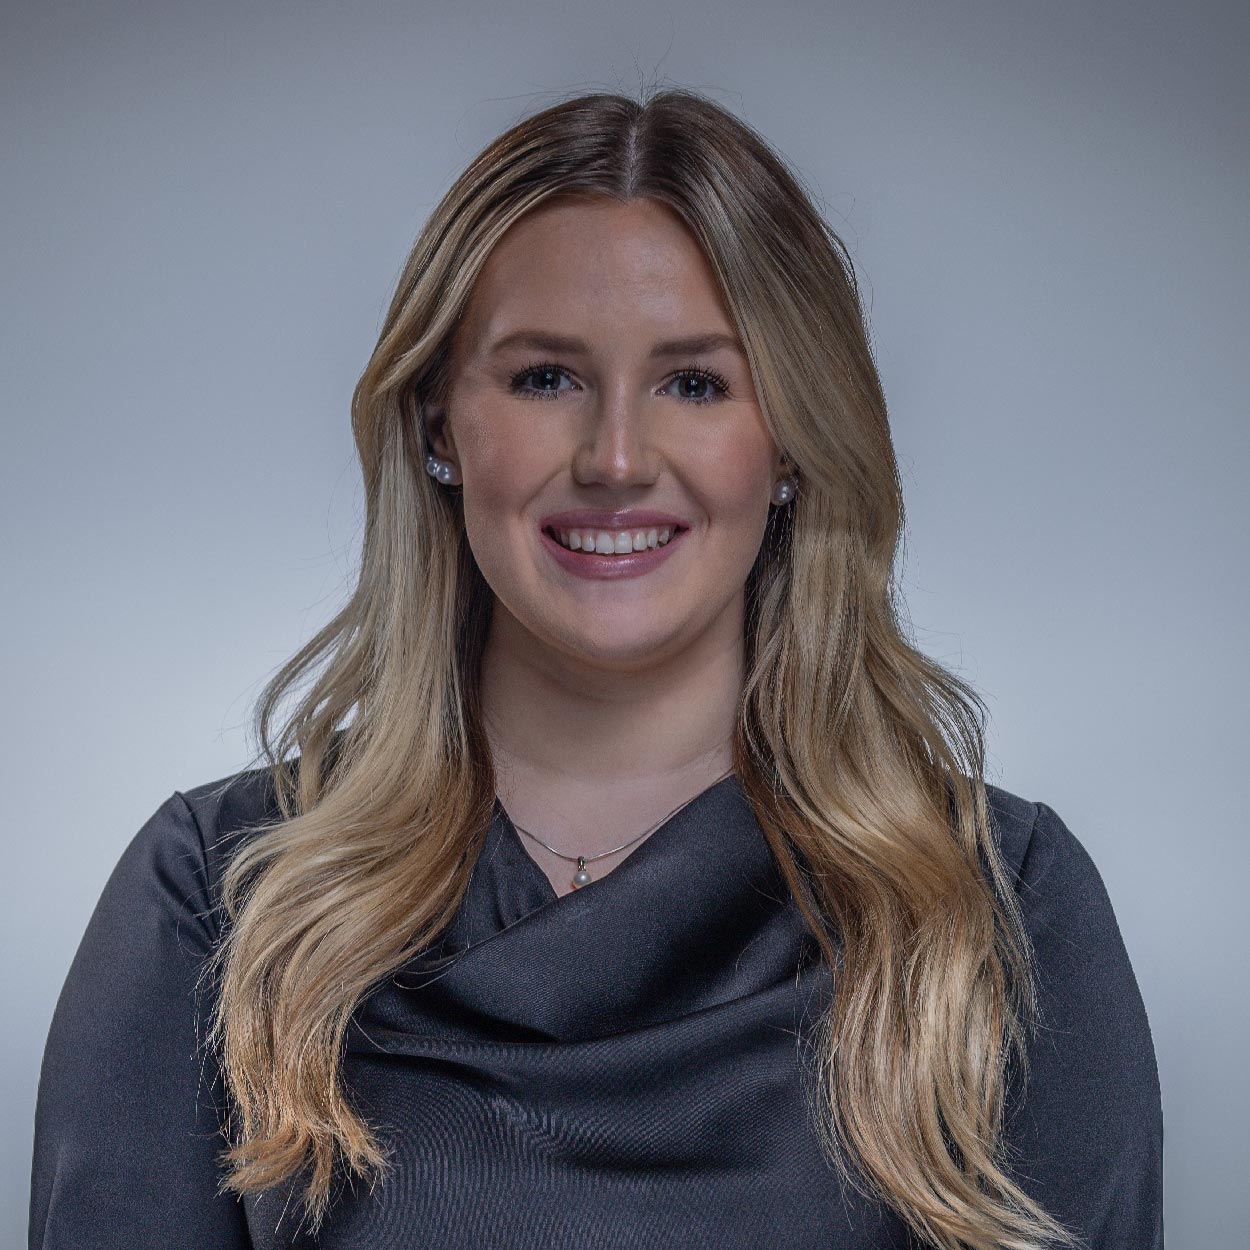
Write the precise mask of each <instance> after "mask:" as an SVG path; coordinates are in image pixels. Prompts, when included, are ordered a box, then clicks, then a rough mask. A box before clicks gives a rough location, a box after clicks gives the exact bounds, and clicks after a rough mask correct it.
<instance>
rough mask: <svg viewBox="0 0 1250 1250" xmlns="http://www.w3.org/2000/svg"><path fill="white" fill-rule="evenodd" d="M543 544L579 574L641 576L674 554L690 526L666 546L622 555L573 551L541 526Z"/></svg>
mask: <svg viewBox="0 0 1250 1250" xmlns="http://www.w3.org/2000/svg"><path fill="white" fill-rule="evenodd" d="M539 533H540V534H541V535H542V540H543V545H544V546H545V547H546V548H547V550H548V551H549V552H551V557H552V559H553V560H555V562H556V563H557V564H558V565H559V566H560V567H561V568H563V569H568V571H569V572H570V573H572V574H574V576H576V577H599V578H603V577H638V576H640V575H641V574H643V573H650V572H651V570H652V569H658V568H659V567H660V565H661V564H663V563H664V561H665V560H667V559H668V557H669V556H670V555H671V554H672V551H673V548H674V547H676V546H677V544H678V543H679V542H681V540H682V539H683V538H685V536H686V535H687V534H688V533H690V531H689V530H678V531H677V532H676V533H675V534H674V535H673V536H672V538H670V539H669V540H668V542H666V543H665V544H664V546H663V547H648V548H647V549H646V550H645V551H634V552H631V553H630V554H629V555H620V556H588V555H583V554H582V553H581V552H580V551H570V550H569V549H568V548H567V547H562V546H561V545H560V544H559V543H558V542H556V540H555V539H554V538H552V537H551V535H550V534H548V533H547V531H546V530H539Z"/></svg>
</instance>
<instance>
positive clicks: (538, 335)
mask: <svg viewBox="0 0 1250 1250" xmlns="http://www.w3.org/2000/svg"><path fill="white" fill-rule="evenodd" d="M510 347H528V348H530V349H531V350H534V351H540V352H559V353H563V354H566V355H570V356H572V355H578V354H580V355H583V356H585V355H588V354H589V352H590V347H589V346H588V345H587V343H586V342H585V341H584V340H583V339H579V338H570V337H569V336H567V335H563V334H551V333H549V332H547V331H544V330H514V331H513V332H512V333H511V334H505V335H504V336H503V337H502V338H498V339H496V340H495V341H494V342H493V343H492V344H491V345H490V346H489V347H488V348H487V349H486V355H488V356H493V355H496V354H498V353H499V352H502V351H505V350H506V349H507V348H510ZM722 347H726V348H728V349H729V350H730V351H735V352H737V353H738V354H739V355H740V356H744V357H745V355H746V353H745V352H744V351H743V350H742V344H741V343H740V342H739V341H738V339H737V338H736V337H735V336H734V335H732V334H721V333H713V334H692V335H688V336H687V337H685V338H680V339H665V340H664V341H663V342H661V343H656V344H655V345H654V346H653V347H652V348H651V353H650V355H651V359H652V360H659V359H663V358H664V357H668V356H691V355H697V354H698V353H699V352H713V351H716V350H717V349H718V348H722Z"/></svg>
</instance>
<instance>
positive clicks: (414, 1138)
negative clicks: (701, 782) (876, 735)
mask: <svg viewBox="0 0 1250 1250" xmlns="http://www.w3.org/2000/svg"><path fill="white" fill-rule="evenodd" d="M816 949H817V948H816V947H815V943H814V942H813V941H811V940H810V938H808V936H807V932H806V928H805V926H804V925H803V923H802V920H801V917H800V916H799V914H798V911H797V908H796V907H795V906H794V905H793V901H792V899H791V897H790V894H789V890H788V888H787V887H786V885H785V881H784V878H783V877H782V875H781V872H780V869H779V867H778V865H777V863H776V860H775V858H774V856H773V854H772V849H771V847H770V846H769V845H768V842H767V839H766V838H765V836H764V832H763V830H762V829H761V827H760V825H759V822H758V821H757V819H756V817H755V814H754V810H753V809H752V807H751V805H750V802H749V801H748V799H747V797H746V793H745V791H744V789H743V787H742V784H741V782H740V780H739V778H738V777H737V776H736V775H735V774H730V775H729V776H728V777H724V778H721V779H720V780H719V781H717V782H714V783H713V784H712V785H710V786H708V787H707V788H706V789H705V790H703V791H702V792H701V793H699V794H698V795H696V796H695V797H694V798H693V799H692V800H691V801H690V802H688V803H687V804H686V805H685V806H684V807H681V808H679V809H678V810H677V811H676V812H675V813H673V814H672V815H671V816H670V817H669V818H668V819H667V820H665V821H664V822H663V823H662V824H661V825H660V826H659V827H658V828H657V829H655V830H654V831H653V832H652V833H651V834H650V835H649V836H648V837H647V838H646V839H645V840H644V841H643V842H641V843H640V844H639V845H638V846H637V847H635V848H634V850H633V851H632V852H631V853H630V854H629V855H628V856H626V857H625V859H624V860H622V861H621V862H620V863H619V864H617V866H616V867H615V868H613V869H612V870H611V871H610V872H607V873H605V874H604V875H603V876H601V877H598V878H596V879H595V880H593V881H591V882H590V883H589V884H587V885H585V886H583V887H582V888H581V889H578V890H574V891H573V892H571V893H568V894H557V892H556V891H555V889H554V888H553V887H552V885H551V882H550V881H549V880H548V878H547V875H546V873H544V872H543V870H542V869H541V868H540V867H539V865H538V863H537V862H536V861H535V860H534V859H533V858H532V857H531V856H530V854H529V852H528V851H527V850H526V849H525V846H524V844H523V843H522V842H521V839H520V836H519V834H518V833H517V830H516V828H515V826H514V825H513V824H512V822H511V820H510V819H509V818H508V816H507V813H506V812H505V810H504V808H503V806H502V804H501V803H500V802H499V800H498V799H496V801H495V804H494V807H493V810H492V814H491V818H490V823H489V826H488V828H487V830H486V832H485V836H484V838H483V841H482V844H481V848H480V850H479V853H478V858H477V860H476V861H475V863H474V867H473V871H472V873H471V876H470V881H469V884H468V886H467V888H466V891H465V895H464V897H463V899H462V900H461V905H460V907H459V909H458V910H457V913H456V915H455V917H454V918H453V920H452V922H451V924H450V925H449V926H448V927H447V929H446V930H445V932H444V933H443V935H442V936H441V938H440V940H439V941H438V942H437V943H436V944H435V945H434V946H433V947H431V948H430V949H428V950H427V951H424V952H422V953H421V954H420V955H419V956H418V957H417V958H415V959H413V960H411V961H409V962H408V963H407V964H405V965H404V966H403V967H402V968H400V969H399V970H398V971H397V972H396V973H395V974H394V975H393V976H391V977H389V978H387V980H385V981H384V982H383V983H382V984H381V985H380V986H379V987H378V988H377V989H376V990H375V992H374V993H372V994H371V995H369V996H368V997H367V998H366V999H365V1000H364V1002H363V1003H362V1004H361V1007H360V1008H359V1009H358V1011H357V1012H356V1013H355V1014H354V1015H353V1017H352V1020H351V1022H350V1025H349V1029H348V1033H347V1038H346V1054H345V1057H344V1077H345V1081H346V1084H347V1086H348V1088H349V1089H350V1092H351V1096H352V1099H353V1102H354V1105H355V1106H356V1107H357V1109H358V1111H359V1113H360V1114H361V1115H362V1116H363V1117H364V1118H365V1119H366V1120H367V1122H368V1123H370V1124H371V1125H373V1126H374V1127H375V1129H376V1130H377V1133H378V1136H379V1140H380V1142H381V1144H382V1147H383V1149H384V1150H385V1151H386V1152H387V1153H388V1155H389V1157H390V1159H391V1160H392V1166H391V1169H390V1172H389V1174H388V1176H387V1178H386V1180H385V1182H384V1184H382V1185H380V1186H379V1187H377V1188H376V1189H375V1190H367V1189H365V1188H362V1189H359V1190H358V1191H356V1192H353V1193H349V1194H348V1195H346V1197H345V1198H344V1199H343V1200H341V1201H340V1202H338V1203H337V1204H334V1205H332V1207H331V1209H330V1213H329V1215H328V1216H327V1220H326V1223H325V1224H324V1225H323V1227H322V1230H321V1231H320V1233H319V1234H318V1237H317V1239H316V1241H312V1240H309V1239H307V1238H306V1237H305V1236H303V1235H301V1234H299V1233H298V1232H296V1233H294V1234H293V1233H292V1231H291V1226H292V1224H294V1223H295V1222H296V1217H295V1216H294V1215H292V1214H291V1213H290V1210H291V1208H290V1207H289V1206H288V1202H289V1199H290V1196H291V1195H290V1193H289V1191H288V1192H283V1191H282V1190H277V1191H273V1192H270V1193H266V1194H265V1195H263V1196H261V1197H258V1198H257V1197H251V1198H246V1199H245V1205H246V1207H247V1209H248V1224H249V1228H250V1229H251V1230H252V1240H253V1243H254V1246H255V1250H286V1248H287V1247H291V1248H294V1247H304V1246H309V1245H316V1246H319V1247H321V1248H322V1250H364V1248H365V1247H368V1250H401V1248H402V1250H410V1248H411V1247H412V1246H417V1245H423V1246H437V1247H439V1250H484V1248H489V1250H540V1248H541V1250H553V1248H555V1247H559V1248H561V1250H574V1248H577V1250H582V1248H584V1247H589V1246H593V1247H595V1250H661V1248H665V1250H666V1248H667V1247H670V1246H673V1245H681V1246H687V1247H690V1248H691V1250H773V1248H774V1247H775V1246H777V1245H783V1246H786V1247H793V1248H794V1250H799V1248H800V1247H803V1248H806V1247H812V1248H813V1250H814V1248H815V1247H825V1246H838V1247H839V1250H887V1248H893V1247H895V1246H902V1245H903V1244H904V1242H903V1241H902V1240H901V1238H900V1233H901V1229H900V1227H899V1226H898V1224H897V1223H896V1222H895V1221H893V1220H892V1218H891V1217H889V1216H888V1214H887V1213H886V1212H884V1211H883V1210H881V1209H878V1208H875V1207H874V1206H872V1205H868V1206H866V1207H865V1206H863V1205H862V1204H861V1202H860V1201H859V1197H858V1195H856V1194H855V1193H854V1192H853V1191H850V1190H848V1189H847V1187H846V1186H845V1185H844V1182H843V1178H842V1177H841V1176H840V1175H839V1174H838V1173H837V1171H836V1170H835V1169H834V1167H833V1165H832V1164H831V1162H830V1160H829V1159H828V1157H827V1156H826V1155H825V1154H824V1153H823V1151H822V1147H821V1143H820V1141H819V1140H818V1137H817V1134H816V1132H815V1129H814V1124H813V1119H812V1113H811V1105H810V1102H809V1096H810V1093H811V1086H810V1085H809V1084H808V1082H807V1081H806V1079H805V1076H806V1073H807V1071H808V1070H809V1069H808V1067H807V1064H806V1061H805V1058H804V1054H805V1051H806V1048H805V1047H804V1046H803V1044H802V1039H803V1036H804V1034H805V1031H806V1027H807V1024H808V1023H810V1022H811V1021H814V1020H815V1019H816V1018H817V1013H818V1009H819V1008H820V1006H821V1005H822V1004H823V1003H824V1002H825V1001H826V996H827V995H828V994H830V993H831V992H832V990H831V978H830V976H829V974H828V973H827V971H826V969H825V967H824V965H823V964H822V963H821V962H820V961H819V960H818V959H815V958H811V956H814V955H815V953H816Z"/></svg>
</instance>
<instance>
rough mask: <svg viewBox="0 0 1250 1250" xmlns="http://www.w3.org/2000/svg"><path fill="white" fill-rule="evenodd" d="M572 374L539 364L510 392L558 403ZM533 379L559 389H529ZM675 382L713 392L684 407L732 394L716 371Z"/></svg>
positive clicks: (519, 376) (691, 398)
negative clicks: (562, 381) (562, 380)
mask: <svg viewBox="0 0 1250 1250" xmlns="http://www.w3.org/2000/svg"><path fill="white" fill-rule="evenodd" d="M568 376H569V375H568V373H567V372H566V371H565V370H564V369H562V368H561V367H560V366H559V365H557V364H553V363H551V362H550V361H544V362H541V363H539V364H534V365H529V366H527V367H526V368H524V369H522V370H521V371H520V372H519V373H514V374H513V375H512V377H511V379H509V382H508V386H509V389H510V390H511V391H512V392H513V394H515V395H522V396H524V397H525V398H526V399H554V398H555V397H556V395H557V394H559V391H560V384H559V379H560V378H561V377H565V378H567V377H568ZM532 378H541V379H542V381H543V382H545V383H550V382H554V383H555V386H554V387H552V386H546V385H542V386H537V387H534V386H529V385H526V384H527V383H528V382H529V381H530V379H532ZM673 379H674V380H677V381H681V382H686V381H688V380H692V381H694V382H696V383H701V384H702V385H704V386H708V387H710V388H711V393H710V394H708V393H704V394H702V395H681V396H679V398H680V399H681V400H682V402H683V403H687V404H710V403H714V402H715V401H716V400H717V399H719V398H720V397H721V396H722V395H728V394H729V383H728V382H727V381H726V380H725V378H724V377H722V376H721V375H720V374H719V373H717V372H716V370H715V369H706V368H702V367H698V368H690V369H682V370H680V371H679V372H677V373H675V374H674V375H673Z"/></svg>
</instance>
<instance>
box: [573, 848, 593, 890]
mask: <svg viewBox="0 0 1250 1250" xmlns="http://www.w3.org/2000/svg"><path fill="white" fill-rule="evenodd" d="M593 880H594V878H593V877H592V876H591V875H590V873H588V872H587V871H586V857H585V856H584V855H579V856H578V857H577V871H576V872H575V873H574V874H573V888H574V889H575V890H578V889H581V887H582V886H584V885H587V884H589V883H590V882H591V881H593Z"/></svg>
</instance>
